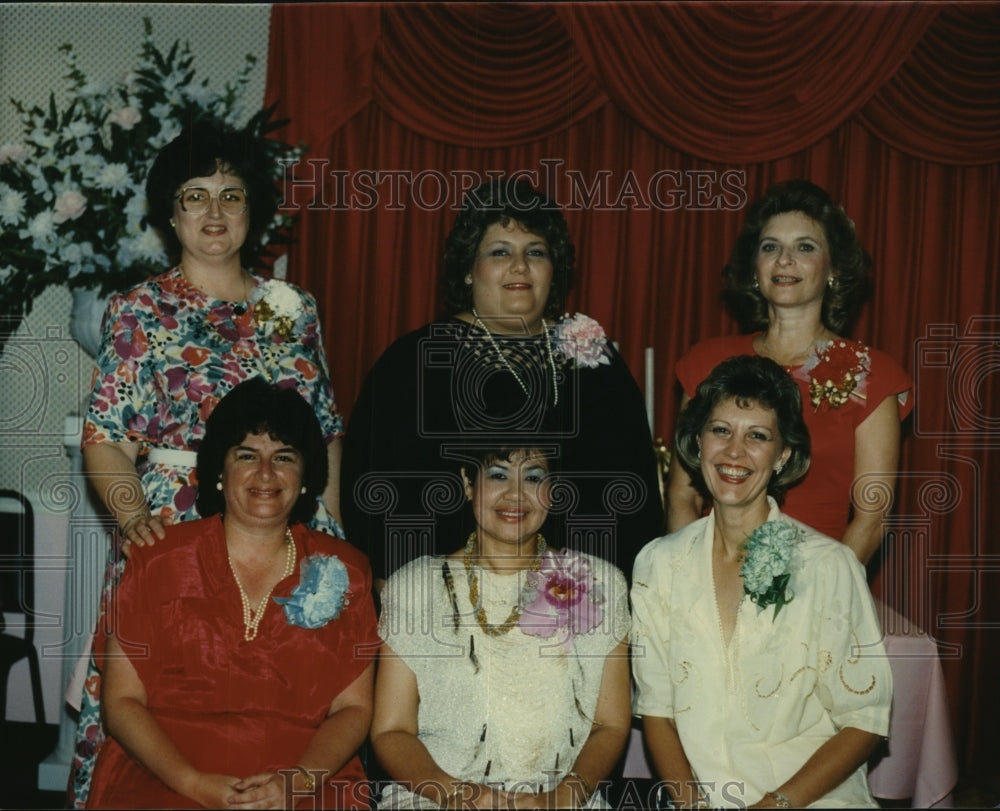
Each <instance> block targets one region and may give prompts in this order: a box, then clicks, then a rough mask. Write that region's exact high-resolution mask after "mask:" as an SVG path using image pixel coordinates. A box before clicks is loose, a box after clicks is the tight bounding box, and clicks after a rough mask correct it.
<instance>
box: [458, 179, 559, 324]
mask: <svg viewBox="0 0 1000 811" xmlns="http://www.w3.org/2000/svg"><path fill="white" fill-rule="evenodd" d="M511 222H516V223H518V224H520V225H522V226H524V228H525V229H526V230H527V231H528V232H529V233H531V234H534V235H535V236H539V237H542V239H544V240H545V241H546V243H547V244H548V246H549V253H550V254H551V256H552V286H551V288H550V289H549V298H548V301H547V302H546V304H545V315H546V316H548V317H549V318H553V319H555V318H558V317H559V316H561V315H562V314H563V312H564V309H565V306H566V297H567V296H568V295H569V291H570V287H572V285H573V263H574V261H575V258H576V249H575V248H574V247H573V242H572V240H571V239H570V236H569V227H568V226H567V225H566V218H565V217H563V214H562V211H560V210H559V207H558V205H557V204H556V203H555V202H554V201H553V200H552V199H551V198H549V197H548V196H547V195H545V194H543V193H542V192H540V191H538V190H536V189H535V188H534V187H533V186H532V185H531V184H530V183H529V182H528V181H527V180H525V179H524V178H515V177H508V178H498V179H493V180H489V181H487V182H485V183H482V184H480V185H479V186H477V187H476V188H474V189H472V190H471V191H469V193H468V194H467V195H466V196H465V200H464V202H463V203H462V210H461V211H460V212H459V214H458V217H456V218H455V224H454V226H452V229H451V232H450V233H449V234H448V238H447V240H446V241H445V248H444V257H443V287H444V306H445V313H446V315H455V313H460V312H468V311H469V310H471V309H472V287H471V286H470V285H468V284H466V283H465V277H466V275H468V273H469V271H470V270H471V269H472V266H473V264H474V263H475V261H476V255H477V254H478V252H479V243H480V242H482V240H483V235H484V234H485V233H486V229H488V228H489V227H490V226H491V225H494V224H496V223H502V224H503V225H505V226H506V225H507V224H508V223H511Z"/></svg>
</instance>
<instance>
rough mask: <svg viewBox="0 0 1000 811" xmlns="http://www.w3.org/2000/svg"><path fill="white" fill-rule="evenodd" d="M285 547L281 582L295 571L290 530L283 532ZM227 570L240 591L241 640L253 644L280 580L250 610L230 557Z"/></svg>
mask: <svg viewBox="0 0 1000 811" xmlns="http://www.w3.org/2000/svg"><path fill="white" fill-rule="evenodd" d="M285 547H286V550H285V569H284V572H283V573H282V575H281V580H284V579H285V578H286V577H288V576H289V575H290V574H291V573H292V572H293V571H295V541H293V540H292V531H291V530H290V529H286V530H285ZM229 568H230V570H231V571H232V573H233V577H234V578H235V579H236V588H238V589H239V590H240V602H241V603H242V604H243V628H244V631H243V638H244V639H245V640H246V641H247V642H253V641H254V640H255V639H256V638H257V629H258V628H259V627H260V621H261V619H263V617H264V611H265V610H266V609H267V601H268V600H269V599H271V593H272V592H273V591H274V589H275V588H276V587H277V585H278V583H280V582H281V580H279V581H278V583H275V584H274V585H273V586H271V588H270V590H269V591H268V592H267V594H265V595H264V596H263V597H261V599H260V602H259V603H257V608H256V609H255V610H254V609H251V608H250V598H249V597H247V593H246V591H245V590H244V588H243V584H242V583H241V582H240V576H239V575H238V574H236V567H235V566H234V565H233V559H232V558H231V557H230V558H229Z"/></svg>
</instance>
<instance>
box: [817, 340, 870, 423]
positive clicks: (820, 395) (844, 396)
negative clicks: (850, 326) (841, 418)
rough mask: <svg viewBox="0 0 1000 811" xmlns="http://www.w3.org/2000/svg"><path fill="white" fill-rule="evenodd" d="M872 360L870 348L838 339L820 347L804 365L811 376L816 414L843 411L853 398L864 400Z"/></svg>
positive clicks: (818, 346) (819, 345) (818, 345)
mask: <svg viewBox="0 0 1000 811" xmlns="http://www.w3.org/2000/svg"><path fill="white" fill-rule="evenodd" d="M870 370H871V357H870V355H869V354H868V348H867V347H865V346H862V345H861V344H856V343H853V342H851V341H845V340H843V339H840V338H838V339H837V340H835V341H827V342H826V343H822V344H817V345H816V347H815V350H814V351H813V354H812V356H811V357H810V358H809V360H807V361H806V362H805V363H804V364H803V365H802V371H803V372H804V373H806V374H807V375H809V399H810V401H811V402H812V406H813V408H814V409H815V410H816V411H817V412H823V411H828V410H829V409H831V408H840V407H841V406H842V405H844V403H846V402H847V401H848V400H849V399H850V398H851V397H856V398H858V399H859V400H864V399H865V390H866V389H867V388H868V373H869V371H870Z"/></svg>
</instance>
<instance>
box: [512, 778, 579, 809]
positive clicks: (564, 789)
mask: <svg viewBox="0 0 1000 811" xmlns="http://www.w3.org/2000/svg"><path fill="white" fill-rule="evenodd" d="M508 796H509V797H510V798H511V799H513V803H512V804H509V805H507V806H504V807H505V808H583V807H584V806H585V805H586V804H587V800H588V798H587V797H585V796H584V793H583V791H582V789H581V788H580V787H579V786H578V785H576V784H569V783H565V782H563V783H560V784H559V785H558V786H556V787H555V788H554V789H552V790H551V791H543V792H540V793H539V794H526V793H520V792H519V793H517V794H511V795H508Z"/></svg>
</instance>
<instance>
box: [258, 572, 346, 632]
mask: <svg viewBox="0 0 1000 811" xmlns="http://www.w3.org/2000/svg"><path fill="white" fill-rule="evenodd" d="M299 572H300V576H299V584H298V585H297V586H296V587H295V588H294V589H292V596H291V597H275V598H274V601H275V602H276V603H277V604H278V605H281V606H284V609H285V618H286V619H287V620H288V623H289V624H290V625H298V626H299V627H300V628H322V627H323V626H324V625H326V624H327V623H328V622H330V620H335V619H337V617H338V616H339V615H340V611H341V609H342V608H343V607H344V606H345V605H347V604H348V603H349V602H350V600H349V598H350V592H349V591H348V590H347V587H348V586H349V585H350V576H349V575H348V574H347V567H346V566H345V565H344V564H343V563H342V562H341V560H340V558H338V557H337V556H336V555H310V556H309V557H307V558H305V559H304V560H303V561H302V563H301V565H300V567H299Z"/></svg>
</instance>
